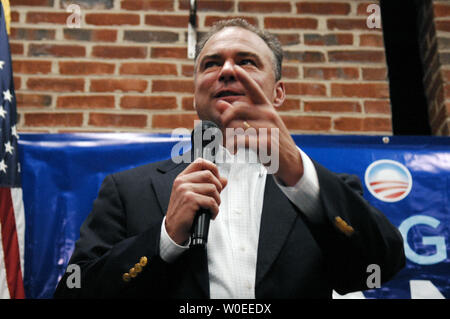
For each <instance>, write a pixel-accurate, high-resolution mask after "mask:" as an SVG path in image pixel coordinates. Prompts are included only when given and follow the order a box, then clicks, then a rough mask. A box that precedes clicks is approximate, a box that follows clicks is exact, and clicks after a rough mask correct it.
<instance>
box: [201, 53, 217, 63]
mask: <svg viewBox="0 0 450 319" xmlns="http://www.w3.org/2000/svg"><path fill="white" fill-rule="evenodd" d="M220 58H221V56H220V54H209V55H205V56H204V57H202V59H201V61H200V62H203V61H205V60H206V59H220Z"/></svg>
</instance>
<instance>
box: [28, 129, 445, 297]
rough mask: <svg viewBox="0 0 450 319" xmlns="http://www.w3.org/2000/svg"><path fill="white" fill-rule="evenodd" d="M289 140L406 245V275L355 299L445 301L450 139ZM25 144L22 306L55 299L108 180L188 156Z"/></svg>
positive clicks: (113, 142) (57, 140) (129, 147)
mask: <svg viewBox="0 0 450 319" xmlns="http://www.w3.org/2000/svg"><path fill="white" fill-rule="evenodd" d="M293 137H294V140H295V142H296V143H297V145H299V147H301V148H302V149H303V150H304V151H305V152H306V153H307V154H308V155H309V156H310V157H311V158H313V159H314V160H316V161H318V162H319V163H321V164H322V165H324V166H325V167H327V168H328V169H330V170H332V171H334V172H337V173H339V172H346V173H350V174H356V175H358V176H359V178H360V179H361V182H362V183H363V185H364V193H365V194H364V196H365V198H366V199H367V200H368V201H369V202H370V203H371V204H372V205H374V206H375V207H377V208H378V209H380V210H381V211H382V212H384V214H385V215H386V216H387V217H388V218H389V220H390V221H391V222H392V223H393V224H394V225H395V226H396V227H398V228H399V230H400V232H401V233H402V235H403V238H404V245H405V253H406V257H407V264H406V267H405V268H404V269H403V270H401V271H400V272H399V273H398V274H397V275H396V276H395V278H394V279H392V280H391V281H390V282H388V283H386V284H385V285H382V286H381V288H377V289H371V290H367V291H364V292H362V293H361V292H359V293H356V295H354V296H356V297H360V298H406V299H409V298H429V297H432V298H449V297H450V260H449V238H450V236H449V224H450V223H449V219H450V208H449V207H450V138H446V137H442V138H439V137H381V136H334V135H333V136H328V135H321V136H308V135H294V136H293ZM19 142H20V143H19V147H20V149H19V151H20V160H21V164H22V166H21V173H22V184H23V200H24V205H25V215H26V238H25V275H24V277H25V278H24V284H25V290H26V296H27V298H51V297H52V295H53V291H54V289H55V287H56V284H57V282H58V280H59V278H60V277H61V276H62V274H63V273H64V271H65V269H66V266H67V263H68V261H69V259H70V256H71V254H72V252H73V248H74V244H75V241H76V240H77V239H78V237H79V229H80V226H81V224H82V223H83V221H84V219H85V218H86V216H87V215H88V214H89V212H90V211H91V208H92V204H93V201H94V199H95V198H96V196H97V192H98V190H99V187H100V184H101V183H102V181H103V179H104V178H105V176H106V175H107V174H110V173H113V172H117V171H122V170H125V169H128V168H132V167H135V166H138V165H143V164H146V163H149V162H154V161H158V160H163V159H168V158H170V154H171V150H172V147H173V146H174V145H176V144H177V143H184V144H185V145H186V147H188V145H190V137H171V136H170V135H168V134H131V133H130V134H113V133H101V134H100V133H99V134H22V135H21V139H20V141H19ZM368 275H370V274H368ZM335 297H340V296H338V295H336V296H335Z"/></svg>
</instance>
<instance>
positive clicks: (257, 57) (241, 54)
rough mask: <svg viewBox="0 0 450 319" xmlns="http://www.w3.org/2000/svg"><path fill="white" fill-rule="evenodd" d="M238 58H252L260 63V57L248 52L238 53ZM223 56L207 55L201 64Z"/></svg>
mask: <svg viewBox="0 0 450 319" xmlns="http://www.w3.org/2000/svg"><path fill="white" fill-rule="evenodd" d="M236 56H238V57H240V58H242V57H252V58H254V59H256V60H258V61H260V60H261V59H260V57H259V56H258V55H257V54H256V53H253V52H247V51H242V52H238V53H236ZM221 57H222V56H221V55H220V54H217V53H214V54H209V55H205V56H204V57H202V59H201V61H200V62H203V61H205V60H206V59H220V58H221Z"/></svg>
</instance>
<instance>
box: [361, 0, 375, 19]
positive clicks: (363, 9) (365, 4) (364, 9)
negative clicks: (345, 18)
mask: <svg viewBox="0 0 450 319" xmlns="http://www.w3.org/2000/svg"><path fill="white" fill-rule="evenodd" d="M371 4H376V3H374V2H363V3H359V4H358V7H357V8H356V13H357V15H363V16H367V17H368V16H369V15H371V14H372V13H373V10H370V11H369V12H368V11H367V7H368V6H369V5H371Z"/></svg>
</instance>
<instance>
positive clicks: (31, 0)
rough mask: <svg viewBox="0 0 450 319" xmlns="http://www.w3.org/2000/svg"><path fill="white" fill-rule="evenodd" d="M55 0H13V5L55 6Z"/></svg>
mask: <svg viewBox="0 0 450 319" xmlns="http://www.w3.org/2000/svg"><path fill="white" fill-rule="evenodd" d="M53 1H54V0H12V1H11V3H10V4H11V5H12V6H14V7H16V6H27V7H53Z"/></svg>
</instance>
